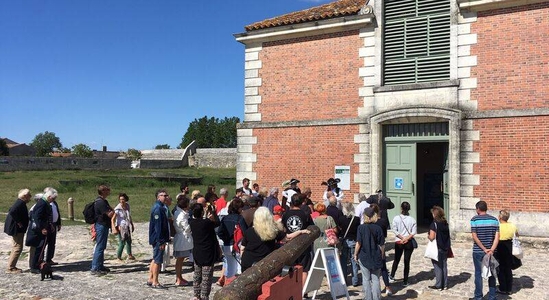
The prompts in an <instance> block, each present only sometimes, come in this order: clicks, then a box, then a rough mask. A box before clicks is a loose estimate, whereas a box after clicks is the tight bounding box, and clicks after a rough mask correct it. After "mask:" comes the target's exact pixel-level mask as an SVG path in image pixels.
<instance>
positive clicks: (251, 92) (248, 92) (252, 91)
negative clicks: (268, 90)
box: [244, 87, 259, 96]
mask: <svg viewBox="0 0 549 300" xmlns="http://www.w3.org/2000/svg"><path fill="white" fill-rule="evenodd" d="M257 95H259V89H258V88H257V87H247V88H244V96H257Z"/></svg>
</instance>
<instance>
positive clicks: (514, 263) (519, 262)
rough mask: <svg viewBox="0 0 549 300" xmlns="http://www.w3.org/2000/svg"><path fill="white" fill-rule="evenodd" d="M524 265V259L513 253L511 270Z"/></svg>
mask: <svg viewBox="0 0 549 300" xmlns="http://www.w3.org/2000/svg"><path fill="white" fill-rule="evenodd" d="M521 266H522V260H520V259H518V258H517V257H516V256H514V255H513V260H512V261H511V270H516V269H518V268H520V267H521Z"/></svg>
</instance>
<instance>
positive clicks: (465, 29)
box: [458, 23, 471, 35]
mask: <svg viewBox="0 0 549 300" xmlns="http://www.w3.org/2000/svg"><path fill="white" fill-rule="evenodd" d="M469 33H471V23H465V24H459V25H458V34H460V35H463V34H469Z"/></svg>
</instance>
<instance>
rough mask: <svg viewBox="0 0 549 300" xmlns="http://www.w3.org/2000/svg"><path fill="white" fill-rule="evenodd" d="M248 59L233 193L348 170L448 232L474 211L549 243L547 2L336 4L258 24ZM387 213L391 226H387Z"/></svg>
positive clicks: (361, 187)
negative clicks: (438, 213)
mask: <svg viewBox="0 0 549 300" xmlns="http://www.w3.org/2000/svg"><path fill="white" fill-rule="evenodd" d="M245 30H246V31H245V32H243V33H240V34H236V35H235V37H236V40H237V41H239V42H241V43H243V44H244V45H245V115H244V121H243V122H242V123H241V124H240V125H239V129H238V163H237V179H238V180H239V181H240V180H241V179H242V178H244V177H248V178H250V179H251V180H252V182H256V181H257V182H258V183H260V184H261V185H262V186H268V187H271V186H280V184H281V183H282V181H284V180H287V179H290V178H298V179H300V180H301V186H302V187H303V186H308V187H311V189H312V190H313V198H315V199H320V198H321V197H322V192H323V190H324V187H323V186H321V185H320V183H321V182H322V181H325V180H326V179H328V178H329V177H334V175H335V174H334V169H335V167H336V166H347V167H349V168H350V182H349V189H348V190H346V191H345V193H346V199H354V200H355V201H356V198H357V194H358V193H366V194H369V193H372V192H373V191H374V190H376V189H379V188H382V189H384V190H385V191H386V192H387V194H388V196H389V197H391V199H392V200H393V202H395V203H396V205H399V204H400V203H401V202H402V201H409V202H410V203H411V204H412V210H413V211H412V214H413V215H414V217H416V218H417V220H418V223H419V224H420V225H421V224H423V225H425V224H427V223H428V222H429V218H430V214H429V209H430V208H431V207H432V206H433V205H435V204H436V205H441V206H443V207H444V208H445V210H446V212H447V215H448V217H449V220H450V223H451V226H452V228H453V230H454V231H456V232H466V231H468V230H469V222H468V221H469V219H470V218H471V217H472V216H473V215H474V214H475V211H474V206H475V203H476V202H477V201H479V200H485V201H487V202H488V206H489V209H490V212H491V213H495V214H497V211H498V210H500V209H507V210H510V211H511V215H512V217H511V218H512V221H514V222H516V223H518V224H520V227H521V231H522V232H523V233H526V232H528V234H527V235H534V236H545V237H547V236H549V234H548V233H547V230H546V229H545V228H543V227H540V226H538V225H537V224H540V223H542V222H544V221H546V220H548V219H549V191H548V189H547V188H546V181H547V179H548V178H549V166H548V164H547V162H548V156H549V146H548V141H549V88H548V87H547V82H548V79H549V51H547V50H548V46H547V45H549V1H536V0H528V1H526V0H524V1H521V0H440V1H427V0H407V1H402V0H384V1H381V0H376V1H368V0H340V1H335V2H332V3H329V4H325V5H321V6H317V7H313V8H311V9H308V10H304V11H299V12H294V13H290V14H287V15H283V16H278V17H274V18H272V19H268V20H263V21H260V22H257V23H254V24H251V25H249V26H246V28H245ZM395 213H397V211H396V210H395V212H393V215H394V214H395Z"/></svg>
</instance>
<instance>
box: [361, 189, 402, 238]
mask: <svg viewBox="0 0 549 300" xmlns="http://www.w3.org/2000/svg"><path fill="white" fill-rule="evenodd" d="M376 193H377V194H375V195H371V196H370V197H368V199H366V202H368V203H369V204H377V205H378V206H379V218H380V219H381V220H382V224H383V225H384V226H381V227H382V229H383V230H384V235H385V236H387V229H391V226H390V225H389V224H390V223H389V215H388V214H387V210H388V209H393V208H395V204H394V203H393V202H391V198H387V196H385V195H383V190H377V191H376Z"/></svg>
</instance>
